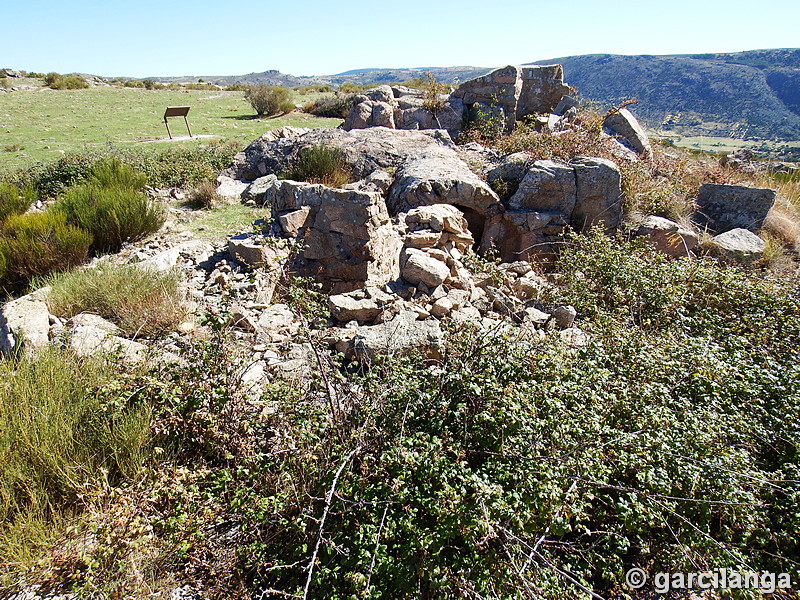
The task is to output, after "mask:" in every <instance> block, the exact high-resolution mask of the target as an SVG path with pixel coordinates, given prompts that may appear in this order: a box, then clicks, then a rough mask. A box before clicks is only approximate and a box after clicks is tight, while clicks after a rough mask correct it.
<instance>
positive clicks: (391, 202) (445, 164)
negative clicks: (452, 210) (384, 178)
mask: <svg viewBox="0 0 800 600" xmlns="http://www.w3.org/2000/svg"><path fill="white" fill-rule="evenodd" d="M387 203H388V206H389V210H390V212H391V213H392V214H397V213H399V212H402V211H405V210H408V209H411V208H416V207H418V206H429V205H433V204H453V205H455V206H458V207H459V208H461V209H462V210H463V211H464V212H465V213H466V215H467V220H469V219H470V218H471V216H472V215H474V216H476V217H477V218H478V219H480V220H484V219H485V218H486V217H488V216H489V215H492V214H495V213H497V212H499V211H500V209H501V204H500V198H499V197H498V196H497V194H496V193H495V192H494V191H493V190H492V188H490V187H489V186H488V185H487V184H486V182H485V181H483V180H482V179H481V178H480V177H478V176H477V175H475V173H473V172H472V171H471V170H470V168H469V167H468V166H467V164H466V163H465V162H464V161H463V160H461V159H460V158H459V156H458V154H456V152H455V151H454V150H452V149H451V148H447V147H441V146H440V147H432V148H429V149H427V150H424V151H422V152H420V153H418V154H417V155H415V156H412V157H410V158H409V159H408V160H406V161H405V162H404V163H403V164H402V165H401V166H400V168H399V169H398V171H397V173H396V176H395V181H394V184H393V185H392V187H391V189H390V190H389V198H388V200H387Z"/></svg>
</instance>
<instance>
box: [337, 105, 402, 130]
mask: <svg viewBox="0 0 800 600" xmlns="http://www.w3.org/2000/svg"><path fill="white" fill-rule="evenodd" d="M367 127H388V128H389V129H394V128H395V123H394V107H393V106H392V105H391V104H389V103H387V102H375V101H373V100H364V101H362V102H359V103H357V104H355V105H354V106H353V108H351V109H350V112H349V113H347V117H346V118H345V120H344V123H343V124H342V128H343V129H344V130H345V131H350V130H351V129H365V128H367Z"/></svg>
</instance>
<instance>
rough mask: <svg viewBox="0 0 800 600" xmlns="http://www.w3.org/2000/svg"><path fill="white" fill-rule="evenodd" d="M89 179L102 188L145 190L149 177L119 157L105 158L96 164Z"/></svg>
mask: <svg viewBox="0 0 800 600" xmlns="http://www.w3.org/2000/svg"><path fill="white" fill-rule="evenodd" d="M89 179H90V181H91V182H93V183H97V184H99V185H101V186H102V187H108V188H110V187H124V188H127V189H131V190H143V189H144V187H145V185H147V176H146V175H144V174H143V173H140V172H138V171H137V170H135V169H134V168H133V167H131V166H130V165H128V164H126V163H124V162H122V161H121V160H120V159H119V158H117V157H111V158H105V159H102V160H100V161H99V162H98V163H96V164H95V165H94V166H93V167H92V170H91V171H90V173H89Z"/></svg>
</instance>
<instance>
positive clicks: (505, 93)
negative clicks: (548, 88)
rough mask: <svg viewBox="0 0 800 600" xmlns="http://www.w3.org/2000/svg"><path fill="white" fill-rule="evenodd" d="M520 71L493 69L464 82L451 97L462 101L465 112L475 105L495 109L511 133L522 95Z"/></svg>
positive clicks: (511, 68)
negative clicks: (499, 112) (498, 111)
mask: <svg viewBox="0 0 800 600" xmlns="http://www.w3.org/2000/svg"><path fill="white" fill-rule="evenodd" d="M521 70H522V69H521V68H520V67H516V66H513V65H508V66H506V67H502V68H500V69H495V70H494V71H492V72H491V73H487V74H486V75H482V76H480V77H476V78H474V79H470V80H469V81H465V82H464V83H462V84H461V85H460V86H458V88H457V89H456V90H455V91H454V92H453V93H452V94H451V97H453V98H459V99H460V100H461V101H463V103H464V106H465V107H466V108H467V110H469V109H472V108H473V107H475V105H478V106H487V107H497V108H498V109H499V110H500V111H501V114H502V117H503V119H505V127H506V131H511V130H512V129H513V128H514V125H515V123H516V122H517V104H518V103H519V98H520V94H521V93H522V76H521ZM556 102H557V101H556Z"/></svg>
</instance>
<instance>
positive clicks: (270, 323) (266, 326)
mask: <svg viewBox="0 0 800 600" xmlns="http://www.w3.org/2000/svg"><path fill="white" fill-rule="evenodd" d="M299 328H300V324H299V323H298V322H297V320H296V318H295V315H294V313H293V312H292V309H291V308H289V307H288V306H287V305H286V304H273V305H271V306H269V307H267V308H266V309H265V310H264V311H263V312H262V313H261V316H259V318H258V331H259V334H261V335H262V336H263V337H264V338H265V339H266V340H267V341H269V342H270V343H278V342H285V341H288V340H290V339H292V337H294V335H295V334H296V333H297V330H298V329H299Z"/></svg>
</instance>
